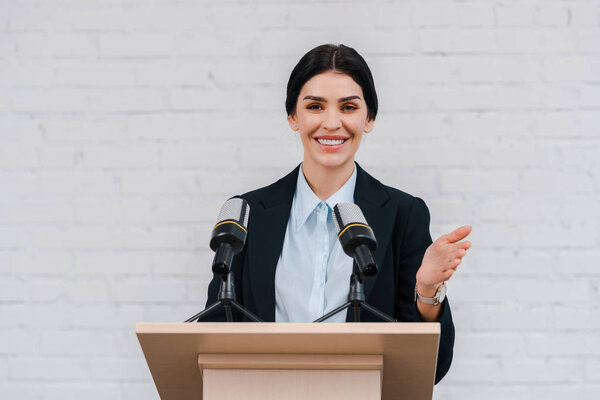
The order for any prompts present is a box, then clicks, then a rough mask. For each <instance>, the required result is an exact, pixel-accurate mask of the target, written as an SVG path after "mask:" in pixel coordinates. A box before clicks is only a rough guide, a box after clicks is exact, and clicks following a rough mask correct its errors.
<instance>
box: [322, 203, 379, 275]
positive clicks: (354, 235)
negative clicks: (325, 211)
mask: <svg viewBox="0 0 600 400" xmlns="http://www.w3.org/2000/svg"><path fill="white" fill-rule="evenodd" d="M333 216H334V218H333V221H334V222H335V226H336V228H337V229H338V231H339V234H338V239H339V240H340V244H341V245H342V248H343V249H344V253H346V254H347V255H349V256H350V257H353V258H354V261H355V264H356V266H357V267H358V273H359V275H360V277H361V280H362V279H363V278H369V277H371V276H375V275H376V274H377V264H376V263H375V260H374V259H373V252H374V251H375V249H376V248H377V239H375V234H374V233H373V229H371V227H370V226H369V225H368V224H367V220H366V219H365V216H364V215H363V213H362V211H361V210H360V207H359V206H357V205H356V204H354V203H338V204H336V205H335V207H333Z"/></svg>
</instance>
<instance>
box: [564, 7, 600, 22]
mask: <svg viewBox="0 0 600 400" xmlns="http://www.w3.org/2000/svg"><path fill="white" fill-rule="evenodd" d="M569 13H570V15H571V25H573V26H588V27H591V26H598V25H599V24H600V5H599V4H598V3H597V2H595V1H585V2H577V3H573V4H569Z"/></svg>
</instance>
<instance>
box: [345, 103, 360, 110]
mask: <svg viewBox="0 0 600 400" xmlns="http://www.w3.org/2000/svg"><path fill="white" fill-rule="evenodd" d="M342 109H343V110H345V111H353V110H357V109H358V107H356V106H355V105H354V104H344V106H343V107H342Z"/></svg>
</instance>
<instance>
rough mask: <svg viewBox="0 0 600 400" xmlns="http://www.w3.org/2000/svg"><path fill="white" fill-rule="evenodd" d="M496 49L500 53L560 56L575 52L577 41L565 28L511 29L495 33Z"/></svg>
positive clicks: (573, 34)
mask: <svg viewBox="0 0 600 400" xmlns="http://www.w3.org/2000/svg"><path fill="white" fill-rule="evenodd" d="M495 43H496V46H495V47H496V48H497V49H498V50H500V51H501V52H502V53H507V54H510V53H523V54H527V55H531V54H561V53H572V52H574V51H576V50H577V47H578V39H577V36H576V34H575V32H574V31H573V30H570V29H567V28H562V29H560V28H550V29H549V28H545V29H542V28H539V29H531V28H512V29H499V30H497V31H496V33H495Z"/></svg>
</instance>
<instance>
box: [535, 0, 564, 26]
mask: <svg viewBox="0 0 600 400" xmlns="http://www.w3.org/2000/svg"><path fill="white" fill-rule="evenodd" d="M533 20H534V23H535V24H536V25H541V26H566V25H568V24H569V22H570V12H569V8H568V5H566V4H556V3H543V4H537V5H536V6H535V11H534V15H533Z"/></svg>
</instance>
